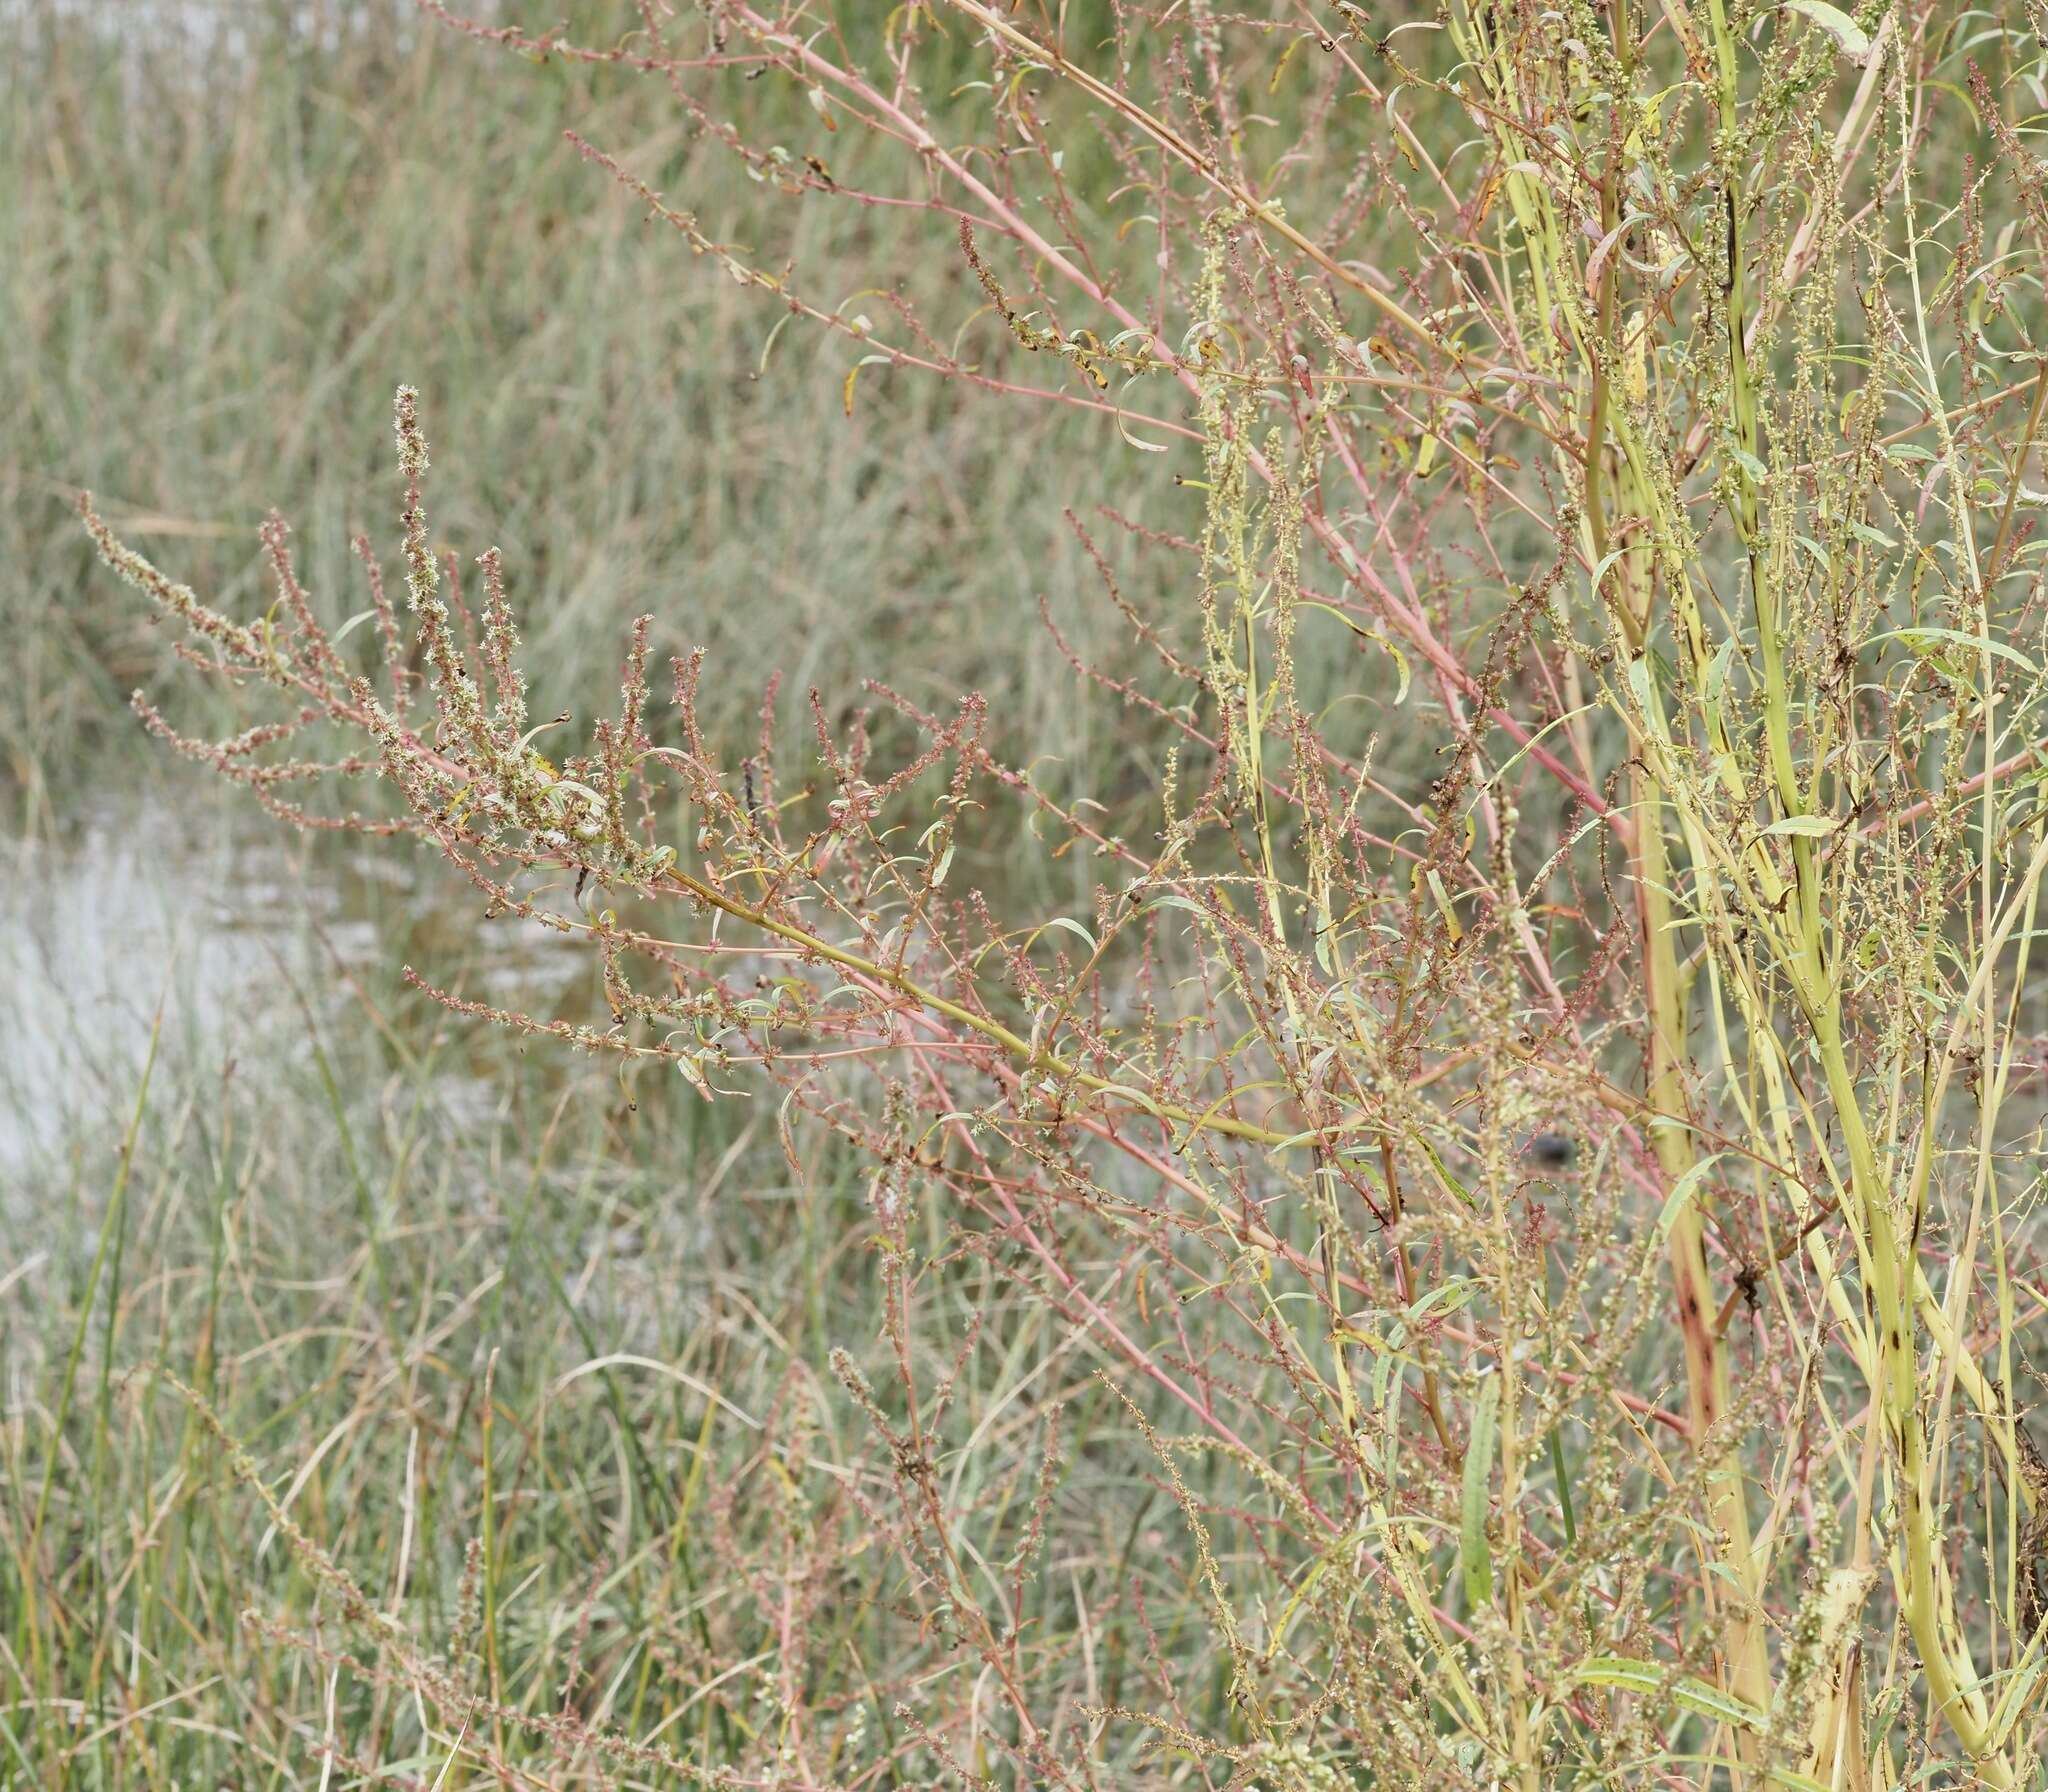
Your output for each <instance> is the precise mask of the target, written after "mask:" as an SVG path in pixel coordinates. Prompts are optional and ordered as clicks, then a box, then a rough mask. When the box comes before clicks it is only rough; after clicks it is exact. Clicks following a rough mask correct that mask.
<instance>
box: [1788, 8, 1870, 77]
mask: <svg viewBox="0 0 2048 1792" xmlns="http://www.w3.org/2000/svg"><path fill="white" fill-rule="evenodd" d="M1785 10H1786V11H1787V12H1796V13H1798V14H1799V15H1800V16H1801V17H1802V18H1807V19H1811V20H1812V21H1813V22H1814V23H1815V24H1816V25H1818V26H1819V27H1820V28H1821V29H1822V30H1823V31H1825V32H1826V33H1827V34H1828V36H1830V37H1831V38H1833V39H1834V40H1835V42H1836V43H1838V44H1840V45H1841V46H1842V53H1843V54H1844V55H1845V56H1849V57H1852V58H1854V59H1855V60H1856V61H1858V62H1860V61H1862V60H1863V58H1864V57H1866V56H1868V55H1869V54H1870V33H1869V32H1867V31H1865V30H1864V29H1863V27H1862V26H1861V25H1859V24H1857V23H1856V21H1855V20H1854V19H1852V18H1851V17H1850V16H1849V15H1848V14H1847V13H1845V12H1844V11H1843V10H1842V9H1841V8H1840V7H1839V6H1830V5H1828V3H1827V0H1785Z"/></svg>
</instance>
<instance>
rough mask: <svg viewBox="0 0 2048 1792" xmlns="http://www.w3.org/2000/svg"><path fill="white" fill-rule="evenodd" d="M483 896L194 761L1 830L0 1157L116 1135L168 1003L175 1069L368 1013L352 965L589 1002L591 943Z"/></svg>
mask: <svg viewBox="0 0 2048 1792" xmlns="http://www.w3.org/2000/svg"><path fill="white" fill-rule="evenodd" d="M194 785H197V787H196V788H195V787H194ZM477 907H478V902H477V899H476V897H475V893H474V892H473V891H471V890H469V889H467V888H466V887H465V886H460V885H458V884H456V883H455V882H454V881H453V880H452V879H451V878H450V877H449V876H448V875H447V874H446V872H445V871H444V870H443V869H442V868H441V867H440V866H439V865H438V863H437V862H435V861H431V860H429V859H426V858H424V857H421V856H419V854H418V851H417V849H415V848H413V847H411V846H409V845H408V844H407V843H404V842H394V841H388V840H379V841H370V840H357V839H353V838H350V837H346V836H343V837H338V838H331V839H328V838H323V839H317V840H306V839H301V838H299V837H297V836H295V835H292V834H289V833H287V832H285V831H284V830H283V829H281V828H279V827H278V826H277V825H276V824H274V823H273V822H271V821H270V820H269V819H268V818H267V817H265V816H263V815H262V814H260V813H257V812H255V811H253V810H252V809H251V808H250V806H249V805H248V804H247V803H245V802H238V801H236V800H235V796H234V793H227V792H220V791H216V790H214V789H212V788H210V787H207V786H205V785H203V784H198V781H197V780H196V779H195V780H191V781H189V782H188V781H185V780H179V781H174V782H172V783H171V784H170V785H169V787H168V789H166V788H164V787H161V786H160V787H158V788H156V789H153V790H151V791H149V792H147V793H143V792H140V791H138V792H136V793H134V794H132V795H128V796H122V797H109V798H106V799H103V800H102V801H100V802H99V803H97V804H96V805H95V806H94V807H92V808H91V809H89V810H88V811H87V812H85V813H84V814H83V815H80V816H78V817H76V818H74V819H73V820H71V821H70V822H69V823H68V824H66V825H64V826H62V827H60V828H59V829H58V830H57V831H56V833H55V834H54V836H52V837H45V838H41V839H37V840H32V841H22V840H9V841H6V842H4V843H0V1176H5V1177H8V1178H10V1179H16V1180H18V1179H20V1178H22V1177H24V1176H25V1175H28V1174H30V1173H32V1172H49V1171H51V1170H52V1169H54V1167H55V1163H56V1160H57V1159H58V1158H59V1157H61V1155H62V1154H63V1152H64V1150H65V1148H66V1147H67V1146H68V1145H70V1144H72V1143H74V1142H75V1143H78V1144H80V1145H83V1146H85V1147H87V1148H88V1149H90V1148H93V1147H95V1146H97V1145H99V1144H102V1143H105V1144H109V1145H111V1144H112V1143H115V1142H118V1139H119V1136H120V1129H121V1127H122V1126H123V1125H124V1124H125V1123H126V1119H127V1116H128V1114H129V1113H130V1111H131V1110H132V1108H133V1105H134V1100H135V1093H136V1088H137V1085H138V1080H139V1078H140V1076H141V1072H142V1066H143V1063H144V1061H145V1058H146V1056H147V1053H148V1047H149V1038H150V1032H151V1028H152V1025H153V1023H154V1020H155V1016H156V1013H157V1010H158V1006H159V1004H161V1005H162V1012H163V1030H162V1043H161V1047H160V1052H159V1060H158V1062H159V1068H160V1070H170V1071H173V1072H176V1073H178V1074H179V1076H180V1079H181V1080H189V1079H190V1078H192V1077H193V1076H195V1075H199V1074H204V1075H212V1076H217V1075H218V1074H219V1073H220V1071H221V1069H222V1068H223V1067H224V1066H225V1065H226V1063H227V1062H228V1060H229V1059H231V1058H234V1059H239V1060H241V1061H242V1062H243V1063H245V1064H247V1063H250V1062H252V1061H253V1060H254V1059H255V1058H257V1057H258V1056H259V1055H260V1056H265V1057H269V1058H273V1059H274V1058H275V1057H277V1056H278V1055H279V1054H291V1053H299V1054H304V1055H307V1056H310V1053H311V1049H312V1048H311V1043H310V1041H311V1037H312V1035H311V1032H310V1031H309V1025H310V1026H317V1027H318V1028H319V1030H320V1032H321V1033H322V1035H323V1036H324V1037H326V1038H327V1039H328V1041H329V1042H330V1044H331V1043H332V1041H333V1040H334V1038H335V1036H336V1035H337V1033H338V1032H339V1031H340V1030H341V1029H344V1028H364V1027H367V1026H369V1025H370V1024H371V1023H370V1021H369V1020H368V1018H367V1017H366V1015H365V1012H364V1009H363V1007H362V1005H361V1002H360V999H359V997H358V996H357V995H356V993H355V992H354V991H353V990H351V988H350V987H349V980H350V979H351V978H354V979H356V980H357V981H358V982H359V983H360V985H362V986H363V987H364V988H367V989H371V990H383V991H387V992H388V990H389V986H390V984H391V981H392V979H393V977H394V976H395V974H396V972H397V970H398V968H399V966H401V965H402V964H404V963H408V962H410V963H414V964H418V965H419V966H420V967H421V968H422V970H424V971H430V972H431V973H432V974H434V975H435V976H436V978H437V980H439V979H443V978H445V977H447V976H449V975H451V974H452V973H454V972H456V971H458V970H459V972H460V973H461V975H462V976H463V977H464V979H465V980H466V981H468V982H469V983H471V984H472V985H487V989H488V994H489V996H490V998H491V999H493V1000H500V1001H502V1000H506V999H508V998H509V999H513V1000H517V1001H520V1002H522V1003H528V1004H530V1005H531V1006H533V1007H534V1008H536V1009H538V1010H540V1011H542V1012H554V1011H557V1010H558V1009H561V1008H563V1007H565V1006H566V1008H567V1009H569V1010H570V1011H574V1012H576V1014H577V1018H583V1014H582V1012H581V1011H582V1009H583V1008H584V1007H585V1006H586V1004H585V1002H584V1001H582V1000H581V999H580V996H581V993H582V992H580V991H578V990H576V989H575V988H573V987H572V986H574V985H575V984H577V983H578V982H579V980H582V981H593V983H594V979H593V971H594V966H593V963H592V960H591V958H590V956H589V954H587V953H585V952H583V951H581V950H580V949H579V948H578V947H577V945H576V943H575V942H573V941H565V940H563V939H561V938H560V937H559V936H557V935H554V934H551V933H547V932H544V931H543V930H541V929H539V928H534V927H521V926H519V925H517V924H516V923H515V924H504V923H500V924H497V925H494V926H491V927H488V928H479V927H477V926H476V925H475V924H474V923H475V919H476V909H477ZM475 993H479V994H482V993H486V991H485V989H484V988H483V987H476V989H475ZM455 1074H456V1076H457V1079H458V1081H457V1085H456V1087H455V1088H454V1089H453V1090H452V1091H448V1092H449V1093H451V1094H452V1095H453V1096H454V1098H455V1099H456V1100H457V1101H458V1102H459V1101H460V1100H461V1097H462V1093H463V1091H462V1089H461V1087H460V1084H459V1076H460V1073H459V1071H458V1072H456V1073H455ZM472 1093H474V1094H475V1095H477V1096H479V1097H481V1096H483V1095H484V1093H485V1092H484V1091H482V1090H481V1089H479V1090H475V1091H473V1092H472Z"/></svg>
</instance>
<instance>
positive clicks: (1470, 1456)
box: [1458, 1375, 1500, 1611]
mask: <svg viewBox="0 0 2048 1792" xmlns="http://www.w3.org/2000/svg"><path fill="white" fill-rule="evenodd" d="M1499 1422H1500V1377H1499V1376H1498V1375H1489V1376H1488V1377H1487V1378H1486V1379H1485V1381H1483V1382H1481V1383H1480V1386H1479V1401H1478V1404H1477V1405H1476V1406H1475V1407H1474V1408H1473V1409H1472V1436H1471V1439H1470V1441H1469V1442H1468V1443H1467V1444H1466V1446H1465V1487H1464V1501H1463V1505H1462V1507H1461V1508H1460V1511H1459V1518H1458V1567H1459V1571H1460V1572H1461V1573H1462V1574H1463V1575H1464V1578H1465V1603H1466V1605H1467V1606H1468V1607H1470V1608H1471V1609H1472V1610H1474V1611H1477V1610H1478V1609H1479V1608H1480V1607H1481V1606H1483V1605H1489V1604H1491V1603H1492V1601H1493V1548H1492V1545H1490V1544H1489V1543H1488V1542H1487V1540H1486V1513H1487V1507H1488V1506H1489V1504H1490V1503H1491V1494H1492V1489H1493V1443H1494V1435H1495V1432H1496V1430H1497V1429H1498V1426H1499Z"/></svg>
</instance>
